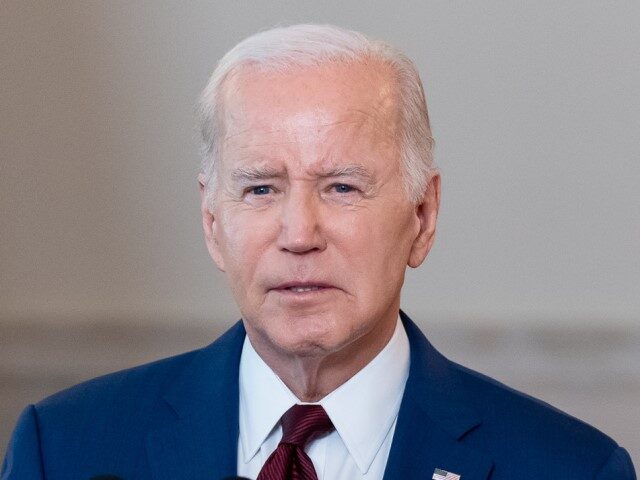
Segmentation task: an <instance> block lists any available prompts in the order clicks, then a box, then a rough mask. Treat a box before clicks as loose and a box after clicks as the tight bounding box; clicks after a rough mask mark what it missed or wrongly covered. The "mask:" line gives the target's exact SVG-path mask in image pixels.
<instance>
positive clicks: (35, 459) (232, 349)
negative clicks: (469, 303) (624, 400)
mask: <svg viewBox="0 0 640 480" xmlns="http://www.w3.org/2000/svg"><path fill="white" fill-rule="evenodd" d="M402 320H403V322H404V325H405V328H406V330H407V334H408V337H409V343H410V347H411V367H410V373H409V379H408V380H407V385H406V389H405V393H404V398H403V401H402V405H401V408H400V413H399V417H398V423H397V426H396V430H395V435H394V439H393V444H392V447H391V452H390V454H389V460H388V463H387V468H386V472H385V477H384V478H385V480H401V479H402V480H407V479H431V477H432V475H433V471H434V469H436V468H440V469H443V470H447V471H449V472H454V473H456V474H458V475H460V476H461V480H485V479H492V480H506V479H509V480H533V479H535V480H543V479H554V480H559V479H563V480H565V479H566V480H569V479H575V480H585V479H597V480H605V479H606V480H614V479H615V480H628V479H635V478H636V477H635V473H634V471H633V466H632V464H631V459H630V458H629V455H628V454H627V452H626V451H625V450H624V449H622V448H621V447H619V446H618V445H617V444H616V443H615V442H614V441H613V440H611V439H610V438H609V437H607V436H606V435H604V434H603V433H601V432H599V431H597V430H596V429H594V428H592V427H590V426H588V425H586V424H584V423H582V422H580V421H579V420H576V419H574V418H572V417H570V416H568V415H566V414H563V413H561V412H559V411H557V410H555V409H553V408H552V407H550V406H548V405H546V404H544V403H542V402H539V401H537V400H534V399H532V398H530V397H528V396H526V395H523V394H521V393H518V392H516V391H514V390H511V389H509V388H507V387H505V386H504V385H502V384H500V383H498V382H496V381H494V380H491V379H489V378H487V377H485V376H483V375H480V374H478V373H476V372H473V371H471V370H468V369H466V368H464V367H461V366H460V365H457V364H455V363H453V362H451V361H449V360H447V359H446V358H444V357H443V356H442V355H441V354H440V353H438V352H437V351H436V350H435V349H434V348H433V347H432V346H431V344H430V343H429V342H428V341H427V339H426V338H425V337H424V335H423V334H422V333H421V332H420V330H419V329H418V328H417V327H416V325H415V324H414V323H413V322H411V320H409V318H408V317H407V316H406V315H404V314H402ZM244 336H245V331H244V328H243V326H242V324H241V323H238V324H237V325H235V326H234V327H233V328H231V329H230V330H229V331H228V332H227V333H225V334H224V335H223V336H222V337H220V338H219V339H218V340H216V341H215V342H214V343H213V344H211V345H209V346H208V347H205V348H203V349H200V350H196V351H193V352H189V353H185V354H183V355H179V356H177V357H172V358H169V359H165V360H160V361H158V362H154V363H151V364H148V365H143V366H140V367H137V368H133V369H130V370H125V371H122V372H118V373H114V374H110V375H107V376H104V377H100V378H97V379H94V380H91V381H88V382H85V383H82V384H80V385H78V386H75V387H73V388H70V389H68V390H65V391H63V392H60V393H58V394H56V395H53V396H52V397H49V398H47V399H45V400H43V401H42V402H40V403H38V404H36V405H31V406H29V407H28V408H26V409H25V410H24V412H23V413H22V415H21V417H20V419H19V420H18V424H17V426H16V429H15V432H14V434H13V438H12V440H11V442H10V445H9V449H8V451H7V455H6V458H5V461H4V464H3V467H2V474H1V475H0V479H1V480H9V479H11V480H31V479H34V480H36V479H38V480H41V479H48V480H58V479H64V480H75V479H78V480H88V479H90V478H91V477H93V476H97V475H108V474H110V475H117V476H120V477H122V478H123V479H125V480H129V479H131V480H147V479H148V480H151V479H153V480H181V479H185V480H200V479H203V480H204V479H207V480H218V479H221V478H224V477H226V476H233V475H235V474H236V455H237V445H238V366H239V361H240V353H241V350H242V344H243V340H244Z"/></svg>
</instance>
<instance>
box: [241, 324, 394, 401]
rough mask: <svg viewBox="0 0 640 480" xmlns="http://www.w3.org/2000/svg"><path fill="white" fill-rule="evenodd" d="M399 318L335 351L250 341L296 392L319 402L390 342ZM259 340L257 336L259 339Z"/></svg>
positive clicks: (300, 397)
mask: <svg viewBox="0 0 640 480" xmlns="http://www.w3.org/2000/svg"><path fill="white" fill-rule="evenodd" d="M396 322H397V311H396V313H395V316H394V317H393V321H385V322H381V325H380V328H377V329H374V330H372V331H370V332H368V333H366V334H365V335H363V336H362V337H360V338H358V339H356V340H354V341H353V342H351V343H350V344H348V345H346V346H345V347H343V348H341V349H339V350H338V351H335V352H328V353H325V354H316V355H295V354H292V353H287V352H281V351H278V350H276V349H273V348H268V347H267V346H266V345H265V344H263V343H262V342H260V341H255V340H254V338H253V336H252V335H250V334H249V331H247V334H248V335H249V339H250V340H251V344H252V345H253V347H254V348H255V350H256V352H257V353H258V355H260V357H261V358H262V359H263V360H264V362H265V363H266V364H267V365H268V366H269V367H270V368H271V370H273V371H274V372H275V373H276V375H278V377H280V379H281V380H282V381H283V382H284V384H285V385H286V386H287V387H288V388H289V390H291V392H293V394H294V395H295V396H296V397H297V398H298V399H300V400H301V401H303V402H317V401H319V400H321V399H322V398H324V397H325V396H327V395H328V394H329V393H331V392H333V391H334V390H335V389H336V388H338V387H339V386H340V385H342V384H343V383H345V382H346V381H348V380H349V379H350V378H351V377H353V376H354V375H355V374H356V373H358V372H359V371H360V370H362V369H363V368H364V367H365V366H366V365H367V364H368V363H369V362H370V361H371V360H373V359H374V358H375V357H376V355H378V353H380V352H381V351H382V349H383V348H384V347H385V346H386V345H387V343H389V340H390V339H391V337H392V336H393V332H394V331H395V327H396ZM256 340H257V339H256Z"/></svg>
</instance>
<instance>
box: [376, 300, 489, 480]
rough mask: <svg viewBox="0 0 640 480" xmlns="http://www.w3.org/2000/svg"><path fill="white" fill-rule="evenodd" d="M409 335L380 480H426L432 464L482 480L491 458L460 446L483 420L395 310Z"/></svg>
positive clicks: (447, 368)
mask: <svg viewBox="0 0 640 480" xmlns="http://www.w3.org/2000/svg"><path fill="white" fill-rule="evenodd" d="M400 315H401V318H402V321H403V323H404V326H405V329H406V331H407V336H408V337H409V344H410V347H411V366H410V370H409V378H408V379H407V385H406V387H405V393H404V397H403V399H402V404H401V406H400V412H399V414H398V423H397V425H396V430H395V433H394V438H393V444H392V447H391V452H390V453H389V460H388V462H387V468H386V470H385V476H384V479H385V480H400V479H406V478H426V479H430V478H431V477H432V475H433V472H434V470H435V469H436V468H439V469H442V470H446V471H448V472H452V473H455V474H457V475H460V479H461V480H484V479H486V478H487V477H488V475H489V474H490V472H491V469H492V468H493V462H492V460H491V459H490V458H488V457H487V456H486V455H485V454H484V453H481V452H478V451H475V450H473V449H470V448H469V447H467V446H466V445H465V444H464V441H463V437H464V435H465V434H467V433H468V432H470V431H471V430H473V429H475V428H479V426H480V424H481V423H482V420H481V418H480V416H479V415H478V414H477V412H475V411H474V409H473V407H472V405H471V400H470V398H469V397H468V395H467V393H466V392H465V390H464V387H463V385H462V384H461V381H460V378H459V376H458V372H457V371H456V370H455V369H454V367H453V366H452V364H451V362H449V361H448V360H447V359H446V358H444V357H443V356H442V355H440V354H439V353H438V352H437V351H436V350H435V349H434V348H433V347H432V346H431V344H430V343H429V342H428V341H427V339H426V338H425V337H424V335H423V334H422V332H420V330H419V329H418V327H417V326H416V325H415V324H414V323H413V322H412V321H411V320H410V319H409V317H407V316H406V315H405V314H404V312H400Z"/></svg>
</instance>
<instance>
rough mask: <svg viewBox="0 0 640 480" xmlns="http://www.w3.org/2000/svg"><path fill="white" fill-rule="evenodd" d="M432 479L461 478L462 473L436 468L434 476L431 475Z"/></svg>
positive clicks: (452, 479)
mask: <svg viewBox="0 0 640 480" xmlns="http://www.w3.org/2000/svg"><path fill="white" fill-rule="evenodd" d="M431 480H460V475H458V474H457V473H451V472H447V471H446V470H441V469H439V468H436V469H435V470H434V471H433V477H431Z"/></svg>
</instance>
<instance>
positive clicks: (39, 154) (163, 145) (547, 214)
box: [0, 0, 640, 326]
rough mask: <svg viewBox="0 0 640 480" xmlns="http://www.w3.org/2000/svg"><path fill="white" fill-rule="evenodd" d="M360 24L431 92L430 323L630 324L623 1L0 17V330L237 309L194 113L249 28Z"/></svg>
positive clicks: (636, 34) (637, 129)
mask: <svg viewBox="0 0 640 480" xmlns="http://www.w3.org/2000/svg"><path fill="white" fill-rule="evenodd" d="M303 21H304V22H330V23H336V24H339V25H342V26H346V27H350V28H355V29H360V30H362V31H364V32H366V33H368V34H370V35H372V36H376V37H381V38H384V39H387V40H389V41H391V42H392V43H394V44H396V45H398V46H399V47H401V48H403V49H404V50H405V51H406V52H407V53H408V54H409V55H410V56H412V57H413V58H414V59H415V61H416V63H417V64H418V66H419V68H420V70H421V72H422V74H423V79H424V82H425V87H426V90H427V96H428V101H429V108H430V113H431V118H432V122H433V127H434V133H435V136H436V142H437V161H438V162H439V164H440V166H441V169H442V172H443V189H444V190H443V208H442V212H441V223H440V231H439V237H438V240H437V244H436V247H435V249H434V251H433V252H432V254H431V256H430V258H429V260H428V261H427V263H426V264H425V265H424V266H423V267H422V268H421V269H420V270H418V271H415V272H411V273H410V275H409V279H408V284H407V286H406V290H405V295H404V302H403V303H404V305H405V306H406V307H407V308H408V309H409V311H411V312H412V313H414V314H415V315H416V316H420V317H422V318H423V319H425V320H428V321H430V322H436V323H437V322H456V321H460V322H465V321H467V320H468V319H472V320H473V321H474V322H480V323H481V322H486V323H497V324H501V323H514V322H515V323H519V322H522V323H525V324H526V323H527V322H549V323H558V322H567V323H571V322H576V323H585V322H586V323H595V324H604V323H606V324H608V325H611V324H616V325H621V326H626V325H631V324H637V323H638V320H639V319H640V288H639V287H638V285H640V255H639V246H640V195H639V194H638V192H637V186H638V183H639V182H638V181H639V180H640V156H639V155H638V141H639V139H640V135H639V133H640V113H639V112H640V95H638V85H640V68H638V65H640V48H639V47H638V45H640V31H639V29H638V25H640V6H639V3H638V2H636V1H632V0H629V1H617V2H606V3H602V2H596V1H585V0H575V1H566V2H552V1H546V0H545V1H537V2H533V1H532V2H514V1H512V0H505V1H492V2H449V1H423V0H415V1H406V2H396V1H391V0H389V1H379V2H369V1H367V2H364V1H363V2H356V1H348V2H345V1H344V0H341V1H333V0H331V1H323V2H317V1H308V2H305V1H295V2H294V1H291V2H284V1H280V2H273V1H268V2H256V1H250V2H238V1H236V0H225V1H222V0H216V1H202V2H181V1H172V2H158V1H155V0H154V1H146V2H142V1H137V2H128V1H127V2H125V1H111V2H102V1H91V2H87V1H67V2H59V4H58V5H54V4H53V2H48V1H41V2H33V1H23V0H10V1H6V0H5V1H4V2H2V4H1V5H0V65H1V68H0V206H1V210H0V215H1V216H0V272H1V275H0V321H2V322H11V321H13V320H16V319H18V320H21V319H22V320H24V319H28V320H32V321H36V322H37V321H48V320H50V321H70V322H74V321H78V322H82V321H94V320H95V318H112V317H114V318H116V317H119V318H123V317H125V318H132V317H135V318H138V319H139V320H140V321H141V322H144V321H154V322H160V321H167V322H174V321H185V322H206V321H208V320H209V319H225V320H228V319H230V318H233V317H235V316H236V315H237V313H236V311H235V307H234V306H233V304H232V302H231V300H230V296H229V293H228V290H227V288H226V287H225V286H224V281H223V278H222V276H221V275H220V274H218V273H217V272H216V271H215V270H214V268H213V266H212V265H211V263H210V261H209V260H208V257H207V254H206V251H205V248H204V246H203V242H202V240H201V233H200V219H199V212H198V200H197V193H196V183H195V176H196V173H197V168H198V158H197V143H196V141H195V140H194V136H195V133H194V128H193V104H194V102H195V99H196V97H197V95H198V93H199V91H200V89H201V88H202V87H203V85H204V83H205V82H206V79H207V76H208V74H209V73H210V71H211V69H212V68H213V66H214V64H215V62H216V60H217V59H218V58H219V57H220V56H221V55H222V54H223V53H224V52H225V51H226V50H227V49H229V48H230V47H231V46H233V45H234V44H235V43H236V42H237V41H239V40H240V39H242V38H243V37H245V36H246V35H248V34H250V33H252V32H255V31H256V30H258V29H262V28H267V27H270V26H273V25H276V24H289V23H296V22H303Z"/></svg>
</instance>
